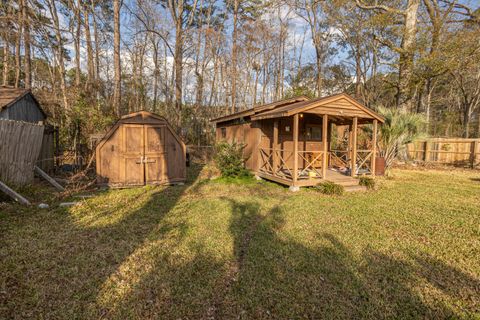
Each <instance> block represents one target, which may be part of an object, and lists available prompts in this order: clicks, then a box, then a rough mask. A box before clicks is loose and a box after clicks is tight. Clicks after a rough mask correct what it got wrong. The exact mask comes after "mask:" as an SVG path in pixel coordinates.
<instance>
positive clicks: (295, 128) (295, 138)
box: [293, 113, 298, 186]
mask: <svg viewBox="0 0 480 320" xmlns="http://www.w3.org/2000/svg"><path fill="white" fill-rule="evenodd" d="M297 177H298V113H297V114H295V115H294V116H293V186H296V185H297Z"/></svg>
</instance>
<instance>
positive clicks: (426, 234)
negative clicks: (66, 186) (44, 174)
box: [0, 167, 480, 319]
mask: <svg viewBox="0 0 480 320" xmlns="http://www.w3.org/2000/svg"><path fill="white" fill-rule="evenodd" d="M199 171H200V168H198V167H195V168H191V170H190V173H189V175H190V178H189V179H190V182H189V183H187V184H186V185H185V186H174V187H144V188H135V189H125V190H110V191H104V192H99V193H97V194H96V195H95V197H94V198H89V199H86V200H82V201H81V203H80V204H78V205H76V206H75V207H70V208H58V207H57V206H55V205H52V207H51V208H53V209H43V210H42V209H25V208H23V207H21V206H18V205H12V204H3V205H1V206H0V211H1V213H0V318H2V319H7V318H18V319H25V318H36V319H37V318H41V319H47V318H48V319H77V318H78V319H98V318H106V319H111V318H117V319H131V318H159V319H165V318H168V319H200V318H208V319H231V318H241V319H252V318H255V319H258V318H261V319H274V318H275V319H278V318H287V319H293V318H302V319H304V318H310V319H318V318H326V319H332V318H339V319H359V318H368V319H380V318H398V319H409V318H410V319H417V318H435V319H437V318H467V319H469V318H472V319H473V318H477V319H478V318H480V172H479V171H459V170H455V171H433V170H431V171H409V170H396V171H394V172H393V178H392V179H388V180H385V179H381V180H380V188H379V190H377V191H369V192H364V193H355V194H347V195H344V196H325V195H322V194H320V193H318V192H316V191H311V190H302V191H300V192H298V193H291V192H289V191H288V189H286V188H283V187H280V186H278V185H275V184H272V183H267V182H257V181H253V180H245V181H240V182H238V181H224V180H217V181H215V180H214V181H207V180H202V179H201V178H199V177H198V173H199ZM52 201H54V200H52ZM52 204H54V203H52Z"/></svg>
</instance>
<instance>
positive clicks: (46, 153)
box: [37, 125, 58, 173]
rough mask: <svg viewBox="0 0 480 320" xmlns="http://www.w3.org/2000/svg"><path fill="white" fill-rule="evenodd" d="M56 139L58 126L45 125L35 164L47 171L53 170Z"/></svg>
mask: <svg viewBox="0 0 480 320" xmlns="http://www.w3.org/2000/svg"><path fill="white" fill-rule="evenodd" d="M57 139H58V128H56V127H53V126H49V125H46V126H45V127H44V130H43V139H42V148H41V149H40V154H39V156H38V159H37V166H38V167H39V168H40V169H42V170H43V171H45V172H47V173H51V172H53V171H54V170H55V156H56V152H55V151H56V150H55V147H56V146H57V145H58V143H57V141H56V140H57Z"/></svg>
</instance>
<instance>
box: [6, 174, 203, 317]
mask: <svg viewBox="0 0 480 320" xmlns="http://www.w3.org/2000/svg"><path fill="white" fill-rule="evenodd" d="M200 171H201V166H195V167H193V168H192V169H190V170H189V176H188V182H187V184H185V185H183V186H172V187H146V188H138V189H130V190H128V191H125V190H124V191H113V192H114V193H115V192H132V193H133V196H132V195H131V194H130V193H126V196H125V198H124V199H117V198H113V199H114V200H115V201H119V203H113V204H112V203H109V204H107V205H104V206H103V207H105V209H103V207H102V203H100V204H99V203H96V202H95V199H93V201H92V203H93V204H90V202H89V201H87V202H85V203H84V205H83V206H84V207H83V208H82V209H81V210H80V211H81V212H80V213H77V214H76V215H75V214H72V211H71V210H74V209H54V210H51V211H45V210H44V211H42V210H35V211H31V212H28V213H26V214H24V215H23V216H21V217H11V219H9V220H7V221H6V223H8V225H7V224H5V225H3V226H2V231H8V232H9V233H11V234H7V232H2V238H3V240H5V242H4V241H2V242H3V243H5V244H6V243H8V245H3V248H2V249H0V250H1V251H0V252H1V253H2V254H1V255H2V257H5V259H2V260H3V261H2V263H1V265H2V269H3V270H2V276H1V277H0V285H1V288H2V293H1V294H0V305H1V306H2V307H1V308H0V317H2V318H20V319H23V318H33V317H34V318H37V317H39V318H64V319H67V318H68V319H70V318H86V319H87V318H98V317H101V316H108V314H109V312H110V310H109V306H107V305H104V304H103V302H108V301H112V303H113V302H115V301H113V300H112V299H110V297H108V295H110V294H113V293H114V292H113V291H116V293H118V292H119V291H121V290H125V292H127V293H128V290H129V288H127V286H122V281H121V279H119V278H118V277H120V278H121V277H122V276H126V277H128V278H129V280H131V278H130V276H131V277H133V278H134V277H135V276H136V273H135V272H140V273H141V272H143V271H142V270H141V269H142V267H143V266H139V265H135V264H134V265H135V268H138V269H139V270H133V271H132V270H130V271H132V274H129V272H130V271H128V270H127V271H125V272H124V273H123V274H120V275H119V268H121V267H122V265H123V264H124V263H125V261H126V260H128V259H130V260H131V259H134V258H135V256H136V254H137V253H138V252H139V251H141V250H142V249H143V248H144V247H145V246H146V245H148V243H149V242H161V241H167V240H165V239H168V240H169V241H170V240H171V241H181V239H182V238H183V237H184V236H185V234H186V233H187V232H188V228H189V226H188V224H187V223H186V222H185V221H182V220H181V219H177V220H175V219H169V213H170V212H171V210H172V208H174V207H175V206H176V204H177V202H178V201H179V199H180V198H181V197H182V195H183V194H184V193H185V191H186V190H187V189H188V188H189V187H190V185H191V184H192V183H193V182H194V181H195V180H196V178H197V176H198V174H199V172H200ZM102 197H106V199H109V198H108V192H107V194H106V195H105V194H104V195H102ZM107 201H108V200H107ZM122 201H123V202H122ZM135 202H139V203H140V205H138V206H136V210H133V211H132V212H127V211H128V209H127V211H126V212H121V211H122V210H125V207H127V206H128V205H134V204H135ZM89 205H90V206H95V205H97V206H96V207H88V206H89ZM85 206H86V207H85ZM112 207H113V208H114V209H113V210H112V209H111V208H112ZM90 210H91V211H96V212H98V214H95V215H94V216H93V215H89V212H88V211H90ZM119 212H121V213H120V214H119ZM116 214H117V215H116ZM115 215H116V218H115V219H113V220H114V221H113V222H112V221H110V220H108V217H111V216H115ZM92 216H93V217H92ZM115 277H117V278H115ZM114 282H115V283H119V286H118V287H117V288H114V289H112V292H105V291H106V290H108V289H111V288H108V284H109V283H114ZM129 285H131V284H129ZM133 286H134V285H133ZM102 294H106V296H105V295H104V296H103V298H102V299H104V301H99V298H98V297H99V296H102ZM122 294H123V293H122ZM100 300H101V299H100Z"/></svg>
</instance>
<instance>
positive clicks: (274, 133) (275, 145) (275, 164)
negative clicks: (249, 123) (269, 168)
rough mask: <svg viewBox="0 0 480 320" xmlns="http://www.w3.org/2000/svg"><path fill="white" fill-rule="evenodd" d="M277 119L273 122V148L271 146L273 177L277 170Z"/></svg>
mask: <svg viewBox="0 0 480 320" xmlns="http://www.w3.org/2000/svg"><path fill="white" fill-rule="evenodd" d="M278 152H279V151H278V119H275V120H274V121H273V146H272V161H273V174H274V175H275V174H276V173H277V170H278Z"/></svg>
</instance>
